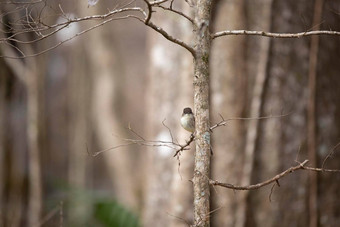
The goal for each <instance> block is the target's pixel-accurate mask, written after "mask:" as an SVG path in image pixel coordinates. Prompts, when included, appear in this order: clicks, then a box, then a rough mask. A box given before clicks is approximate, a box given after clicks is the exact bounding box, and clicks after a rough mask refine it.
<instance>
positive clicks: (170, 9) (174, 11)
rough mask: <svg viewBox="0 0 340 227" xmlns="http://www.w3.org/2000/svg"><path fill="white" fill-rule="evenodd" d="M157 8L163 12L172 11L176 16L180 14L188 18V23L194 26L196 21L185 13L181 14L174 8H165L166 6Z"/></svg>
mask: <svg viewBox="0 0 340 227" xmlns="http://www.w3.org/2000/svg"><path fill="white" fill-rule="evenodd" d="M156 7H159V8H161V9H163V10H166V11H170V12H173V13H175V14H178V15H180V16H182V17H184V18H186V19H187V20H188V21H190V22H191V23H192V24H194V19H192V18H191V17H189V16H188V15H186V14H184V13H183V12H180V11H177V10H175V9H173V8H172V7H165V6H162V5H158V6H156Z"/></svg>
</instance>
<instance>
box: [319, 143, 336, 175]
mask: <svg viewBox="0 0 340 227" xmlns="http://www.w3.org/2000/svg"><path fill="white" fill-rule="evenodd" d="M339 146H340V142H339V143H338V144H337V145H335V146H334V147H333V149H332V150H331V151H330V152H329V153H328V154H327V156H326V158H325V159H324V160H323V162H322V165H321V168H322V169H324V168H325V164H326V161H327V160H328V159H329V158H330V157H331V156H332V155H333V154H334V152H335V151H336V149H337V148H338V147H339Z"/></svg>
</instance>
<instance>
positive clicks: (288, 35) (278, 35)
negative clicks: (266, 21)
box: [211, 30, 340, 39]
mask: <svg viewBox="0 0 340 227" xmlns="http://www.w3.org/2000/svg"><path fill="white" fill-rule="evenodd" d="M227 35H255V36H264V37H271V38H301V37H304V36H311V35H340V32H338V31H309V32H299V33H275V32H264V31H247V30H226V31H220V32H216V33H214V34H212V35H211V38H212V39H215V38H218V37H222V36H227Z"/></svg>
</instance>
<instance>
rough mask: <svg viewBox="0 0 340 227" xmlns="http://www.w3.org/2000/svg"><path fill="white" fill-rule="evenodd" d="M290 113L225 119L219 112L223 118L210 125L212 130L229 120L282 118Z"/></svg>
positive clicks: (224, 124)
mask: <svg viewBox="0 0 340 227" xmlns="http://www.w3.org/2000/svg"><path fill="white" fill-rule="evenodd" d="M290 114H291V112H290V113H287V114H281V115H274V116H264V117H235V118H229V119H226V120H224V118H223V116H222V115H221V114H219V116H220V117H221V118H222V120H221V121H220V122H218V123H216V124H215V125H213V126H211V127H210V130H211V131H212V130H214V129H215V128H218V127H221V126H226V125H227V123H228V122H229V121H235V120H265V119H271V118H281V117H286V116H288V115H290Z"/></svg>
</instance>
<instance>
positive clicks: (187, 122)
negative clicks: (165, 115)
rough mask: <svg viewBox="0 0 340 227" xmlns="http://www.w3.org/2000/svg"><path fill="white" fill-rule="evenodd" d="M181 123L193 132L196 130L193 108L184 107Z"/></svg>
mask: <svg viewBox="0 0 340 227" xmlns="http://www.w3.org/2000/svg"><path fill="white" fill-rule="evenodd" d="M181 125H182V127H183V128H184V129H185V130H187V131H189V132H191V133H193V132H194V131H195V116H194V114H193V113H192V110H191V108H189V107H187V108H184V110H183V114H182V117H181Z"/></svg>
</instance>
